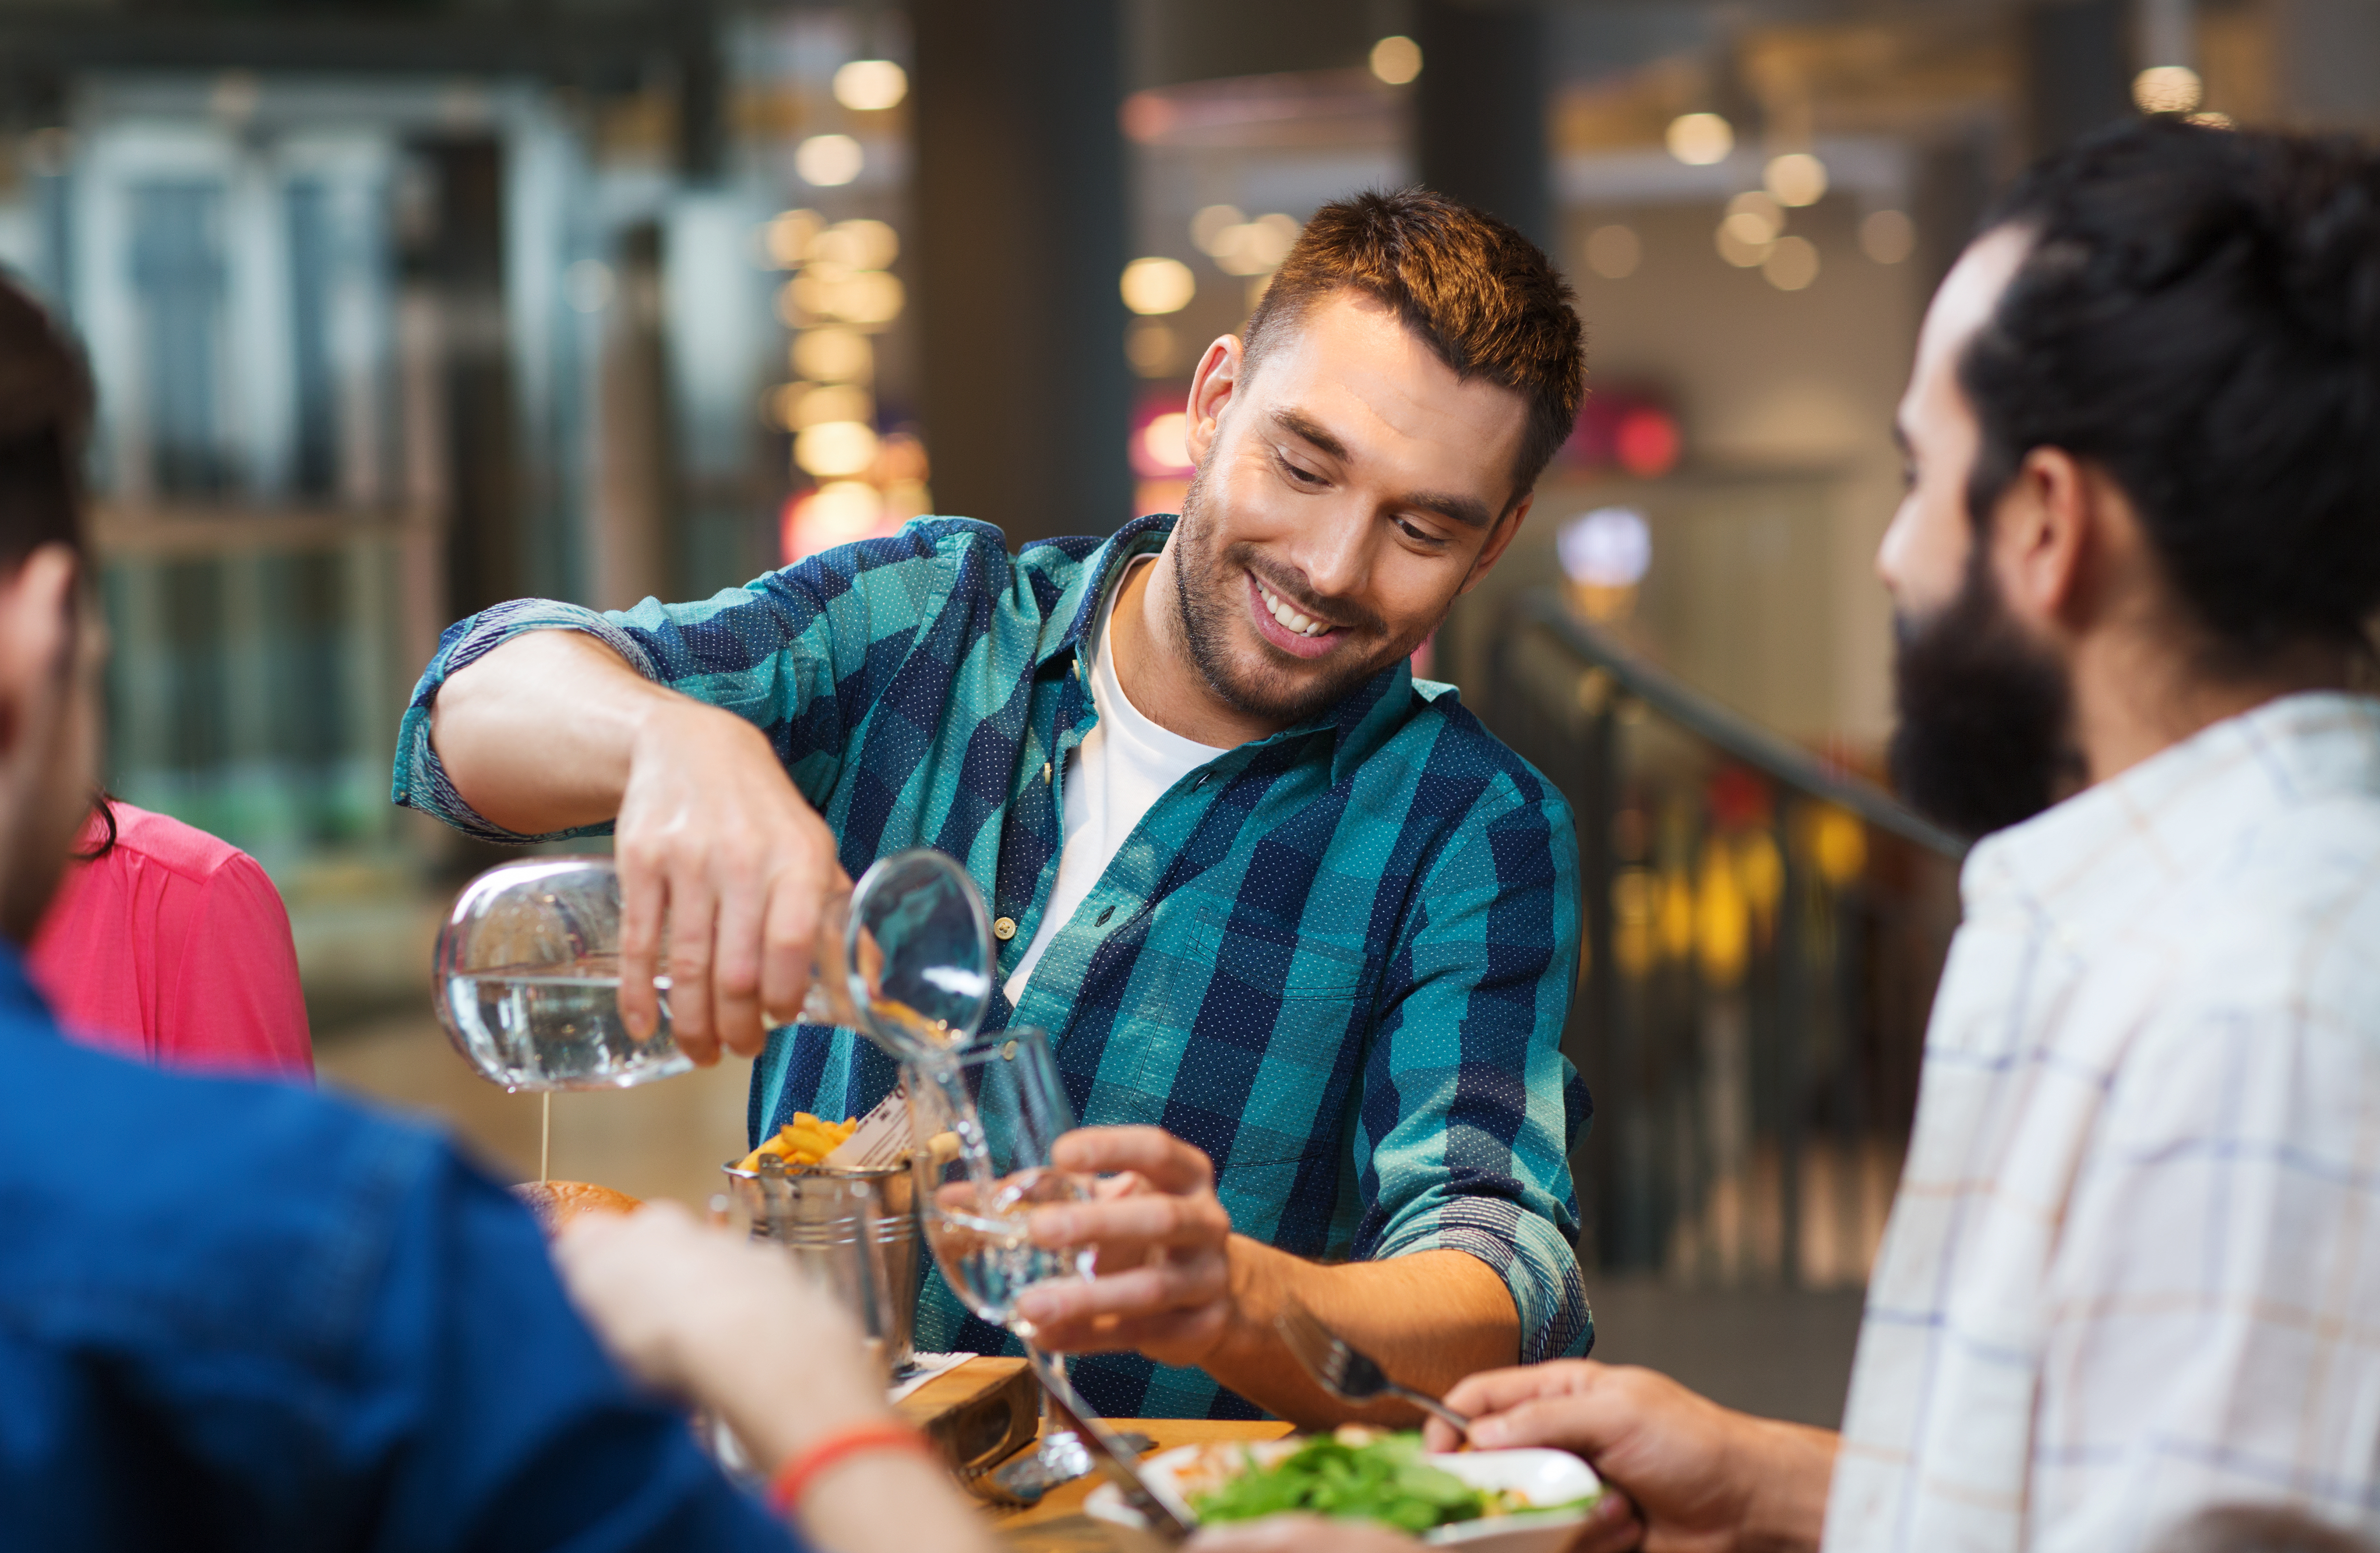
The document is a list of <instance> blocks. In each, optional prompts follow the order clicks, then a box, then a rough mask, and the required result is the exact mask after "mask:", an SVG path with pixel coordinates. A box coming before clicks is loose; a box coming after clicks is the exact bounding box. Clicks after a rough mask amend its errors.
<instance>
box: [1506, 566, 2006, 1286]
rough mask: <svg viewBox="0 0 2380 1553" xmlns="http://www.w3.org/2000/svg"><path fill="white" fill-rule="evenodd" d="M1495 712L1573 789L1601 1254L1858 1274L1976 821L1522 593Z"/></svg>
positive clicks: (1805, 1274) (1779, 1278) (1592, 1204)
mask: <svg viewBox="0 0 2380 1553" xmlns="http://www.w3.org/2000/svg"><path fill="white" fill-rule="evenodd" d="M1488 659H1489V661H1488V670H1489V673H1488V684H1487V689H1488V694H1487V696H1486V697H1485V698H1484V702H1485V704H1484V705H1483V707H1482V715H1483V716H1484V717H1485V719H1486V720H1487V721H1488V723H1489V724H1490V725H1491V726H1492V727H1493V728H1494V729H1495V731H1496V732H1497V733H1498V734H1500V736H1501V737H1503V738H1504V739H1505V740H1506V742H1508V743H1510V744H1511V745H1512V746H1513V747H1515V748H1516V749H1518V750H1519V751H1520V752H1521V753H1522V754H1523V755H1524V756H1525V757H1526V758H1528V759H1529V760H1530V761H1531V762H1532V763H1533V764H1535V765H1536V767H1537V769H1538V770H1541V771H1543V772H1544V773H1545V774H1546V775H1547V777H1548V779H1550V780H1551V781H1552V782H1553V783H1555V784H1556V785H1557V786H1559V787H1560V789H1561V790H1562V792H1563V793H1564V795H1565V796H1566V797H1567V798H1568V799H1569V801H1570V804H1571V807H1572V810H1573V814H1574V815H1575V817H1576V819H1577V823H1578V831H1579V854H1580V865H1581V867H1580V876H1581V889H1582V893H1583V896H1584V899H1583V903H1582V908H1583V909H1582V915H1583V919H1584V928H1585V952H1584V953H1583V955H1582V957H1581V965H1580V972H1579V978H1580V979H1579V991H1578V996H1577V998H1576V999H1575V1000H1574V1001H1573V1008H1572V1013H1571V1020H1570V1025H1569V1027H1568V1029H1567V1030H1566V1032H1565V1035H1564V1042H1565V1048H1566V1049H1567V1050H1568V1051H1569V1053H1570V1056H1571V1059H1572V1061H1573V1062H1576V1063H1577V1064H1578V1066H1579V1068H1580V1071H1581V1072H1582V1073H1583V1074H1585V1078H1586V1081H1587V1085H1588V1088H1589V1090H1590V1092H1591V1093H1592V1094H1593V1096H1594V1099H1595V1113H1596V1114H1595V1122H1594V1125H1593V1127H1592V1128H1591V1129H1590V1130H1589V1131H1588V1133H1587V1134H1586V1136H1585V1139H1584V1140H1583V1141H1582V1143H1581V1145H1580V1147H1579V1150H1578V1153H1577V1155H1576V1157H1575V1158H1574V1159H1573V1168H1574V1170H1575V1171H1576V1173H1577V1177H1578V1188H1579V1198H1580V1205H1581V1207H1582V1210H1583V1213H1584V1216H1585V1223H1584V1226H1583V1229H1582V1232H1581V1235H1580V1243H1579V1251H1580V1259H1581V1261H1582V1262H1583V1263H1585V1265H1586V1267H1587V1268H1589V1269H1590V1271H1593V1272H1597V1273H1602V1274H1607V1275H1608V1274H1611V1273H1651V1274H1658V1275H1659V1276H1662V1277H1665V1278H1668V1279H1670V1280H1675V1281H1680V1282H1686V1283H1694V1284H1700V1285H1709V1286H1727V1285H1736V1284H1756V1283H1787V1284H1814V1285H1828V1284H1849V1283H1857V1282H1860V1281H1863V1280H1864V1279H1865V1278H1866V1276H1867V1269H1868V1265H1869V1263H1870V1261H1871V1260H1872V1258H1873V1256H1874V1254H1875V1248H1876V1241H1877V1239H1878V1238H1879V1237H1880V1235H1881V1233H1882V1230H1883V1222H1884V1217H1885V1212H1886V1209H1887V1207H1888V1205H1889V1203H1890V1200H1891V1195H1892V1188H1893V1184H1894V1183H1895V1181H1896V1180H1897V1179H1898V1176H1899V1173H1900V1158H1901V1154H1902V1152H1903V1151H1904V1149H1905V1147H1906V1145H1907V1141H1908V1136H1909V1126H1910V1122H1911V1119H1912V1115H1913V1109H1914V1105H1915V1096H1916V1081H1917V1068H1918V1058H1919V1053H1920V1049H1921V1046H1922V1043H1923V1037H1924V1030H1925V1016H1926V1013H1927V1010H1928V1007H1929V1006H1930V1003H1931V1000H1932V996H1933V989H1934V984H1935V981H1936V979H1937V977H1938V975H1939V973H1940V969H1941V964H1942V957H1943V955H1944V953H1945V952H1946V951H1947V949H1948V946H1949V935H1950V932H1951V929H1952V928H1954V927H1955V926H1956V923H1957V916H1958V903H1957V864H1958V859H1959V857H1960V855H1961V852H1962V850H1963V849H1962V846H1961V843H1960V842H1959V841H1958V840H1957V839H1956V838H1954V837H1952V836H1950V835H1949V834H1947V833H1945V832H1943V831H1940V830H1937V828H1935V827H1934V826H1932V825H1930V824H1928V823H1926V822H1925V820H1924V819H1920V818H1919V817H1917V816H1916V815H1915V814H1913V813H1912V812H1911V811H1910V810H1908V809H1907V808H1904V807H1901V806H1900V804H1899V803H1897V802H1895V801H1894V800H1893V798H1892V797H1891V796H1890V795H1888V794H1887V793H1885V792H1884V791H1883V790H1882V789H1880V788H1878V787H1877V786H1876V785H1875V784H1874V783H1870V782H1868V781H1866V780H1865V779H1864V778H1862V777H1860V776H1858V775H1857V774H1855V773H1852V772H1849V771H1846V770H1841V769H1840V768H1838V767H1836V766H1834V765H1831V764H1829V763H1828V762H1827V761H1825V760H1823V759H1821V758H1818V757H1817V756H1815V755H1814V754H1812V753H1811V752H1810V751H1808V750H1806V749H1804V748H1803V747H1802V746H1798V745H1795V744H1793V743H1791V742H1790V741H1788V740H1786V739H1783V738H1780V737H1779V736H1778V735H1777V734H1773V733H1771V732H1769V731H1768V730H1767V729H1766V728H1763V727H1761V726H1760V725H1758V724H1757V723H1755V722H1752V721H1750V720H1749V719H1747V718H1745V717H1743V716H1742V715H1741V714H1739V713H1737V712H1734V711H1732V710H1729V709H1728V708H1725V707H1723V706H1721V705H1719V704H1718V703H1717V702H1715V701H1713V700H1711V699H1710V698H1707V697H1706V696H1703V695H1701V694H1699V693H1698V692H1696V691H1694V690H1693V689H1691V688H1689V687H1688V686H1685V685H1683V684H1682V683H1680V682H1679V681H1678V680H1676V679H1674V678H1672V677H1671V676H1670V675H1669V674H1667V673H1664V672H1663V671H1662V670H1660V669H1659V668H1658V667H1656V666H1654V665H1653V664H1651V663H1649V662H1647V661H1645V660H1644V659H1642V658H1641V657H1639V656H1637V655H1636V654H1634V653H1633V652H1632V651H1630V650H1629V649H1627V648H1625V647H1624V646H1622V645H1621V643H1619V642H1618V641H1617V640H1615V639H1614V638H1613V637H1610V636H1609V635H1608V634H1607V633H1605V632H1603V631H1601V630H1599V629H1597V628H1596V627H1595V626H1593V625H1589V624H1588V623H1587V622H1586V621H1585V619H1583V618H1582V617H1581V616H1580V615H1578V614H1577V613H1573V611H1572V610H1571V609H1570V608H1569V607H1568V606H1567V604H1566V603H1565V602H1564V601H1563V599H1562V598H1561V596H1560V595H1559V594H1557V593H1555V592H1552V591H1551V590H1536V591H1533V592H1530V593H1528V594H1524V595H1522V596H1521V597H1519V598H1518V599H1517V600H1515V601H1514V605H1513V608H1512V613H1511V614H1510V616H1509V617H1508V620H1507V623H1506V624H1505V625H1504V626H1503V627H1502V629H1501V631H1500V633H1499V634H1498V635H1497V636H1496V637H1495V638H1494V639H1493V641H1492V643H1491V644H1490V645H1489V647H1488Z"/></svg>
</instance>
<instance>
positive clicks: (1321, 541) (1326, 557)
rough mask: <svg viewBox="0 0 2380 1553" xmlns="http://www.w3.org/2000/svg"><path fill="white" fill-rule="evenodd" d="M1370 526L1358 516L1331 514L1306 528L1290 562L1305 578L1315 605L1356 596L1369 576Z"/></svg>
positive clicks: (1291, 553) (1370, 565)
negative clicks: (1315, 602)
mask: <svg viewBox="0 0 2380 1553" xmlns="http://www.w3.org/2000/svg"><path fill="white" fill-rule="evenodd" d="M1372 528H1373V526H1372V525H1371V524H1370V523H1369V522H1367V521H1366V520H1365V518H1363V517H1361V516H1353V515H1351V514H1348V513H1342V512H1333V513H1331V514H1330V516H1327V517H1325V518H1322V519H1320V520H1319V521H1317V522H1315V523H1312V524H1309V525H1307V526H1305V528H1304V530H1303V532H1301V533H1300V534H1299V535H1298V540H1297V543H1296V544H1294V545H1293V546H1292V547H1291V552H1290V556H1289V559H1290V560H1291V562H1292V563H1293V564H1295V565H1296V567H1297V569H1298V570H1299V571H1301V572H1304V573H1305V586H1306V587H1308V588H1312V589H1313V590H1314V594H1315V598H1316V600H1317V601H1323V600H1330V599H1350V598H1354V597H1355V596H1357V595H1359V594H1360V593H1361V592H1362V591H1363V588H1364V584H1365V581H1366V578H1367V577H1368V576H1370V575H1371V569H1372V549H1371V538H1372V535H1371V530H1372Z"/></svg>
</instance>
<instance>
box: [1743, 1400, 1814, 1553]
mask: <svg viewBox="0 0 2380 1553" xmlns="http://www.w3.org/2000/svg"><path fill="white" fill-rule="evenodd" d="M1735 1423H1736V1438H1735V1440H1734V1442H1733V1448H1732V1450H1730V1462H1729V1465H1730V1477H1731V1479H1732V1481H1734V1482H1735V1483H1737V1484H1739V1485H1741V1486H1743V1519H1742V1522H1741V1523H1740V1525H1739V1530H1738V1534H1737V1537H1736V1546H1737V1547H1739V1548H1740V1549H1742V1550H1743V1553H1808V1550H1810V1549H1814V1548H1815V1547H1817V1546H1818V1543H1819V1539H1820V1538H1821V1536H1822V1535H1824V1533H1825V1531H1826V1524H1827V1493H1828V1486H1829V1485H1830V1484H1831V1482H1832V1480H1833V1477H1834V1465H1835V1445H1836V1442H1837V1439H1838V1438H1839V1437H1838V1436H1836V1435H1835V1433H1834V1432H1833V1431H1832V1430H1828V1429H1814V1428H1810V1427H1807V1426H1803V1425H1799V1424H1786V1423H1780V1422H1779V1421H1778V1420H1775V1419H1770V1418H1754V1417H1750V1416H1747V1415H1745V1414H1743V1413H1738V1414H1736V1415H1735Z"/></svg>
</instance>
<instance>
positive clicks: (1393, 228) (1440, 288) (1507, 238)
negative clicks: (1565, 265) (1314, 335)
mask: <svg viewBox="0 0 2380 1553" xmlns="http://www.w3.org/2000/svg"><path fill="white" fill-rule="evenodd" d="M1340 290H1354V291H1359V292H1362V293H1363V294H1364V295H1365V296H1367V297H1372V298H1373V299H1374V300H1376V301H1378V302H1380V303H1383V304H1385V305H1386V306H1387V307H1388V308H1389V309H1390V311H1392V312H1394V313H1395V314H1396V315H1397V318H1398V320H1399V322H1402V323H1403V324H1404V326H1405V327H1406V328H1408V329H1410V330H1412V331H1413V332H1414V333H1415V334H1416V335H1418V336H1420V338H1421V339H1422V340H1423V341H1424V342H1425V343H1427V345H1428V346H1429V348H1430V349H1431V350H1432V351H1434V352H1436V353H1437V355H1438V358H1439V360H1441V361H1443V362H1445V363H1446V364H1447V366H1449V367H1451V368H1452V369H1453V370H1454V373H1455V375H1456V376H1457V377H1461V378H1485V379H1487V380H1488V382H1492V383H1495V384H1496V385H1497V386H1498V387H1500V388H1509V389H1511V390H1512V391H1513V392H1514V393H1516V394H1520V395H1521V396H1522V397H1523V398H1524V399H1526V400H1527V401H1528V402H1529V421H1528V429H1527V431H1525V432H1524V434H1523V436H1522V438H1521V453H1520V457H1519V458H1518V460H1517V461H1516V462H1515V465H1514V468H1513V471H1512V473H1513V480H1512V495H1513V498H1514V499H1515V500H1518V499H1519V497H1520V496H1521V495H1522V493H1523V492H1524V491H1529V490H1530V489H1532V488H1533V487H1534V486H1536V483H1537V477H1538V476H1539V475H1541V474H1543V473H1544V472H1545V467H1546V465H1547V464H1548V462H1549V461H1551V459H1552V458H1553V455H1554V450H1555V449H1557V448H1559V447H1560V446H1561V445H1562V443H1564V442H1566V441H1568V440H1569V438H1570V434H1571V430H1572V428H1573V427H1574V426H1575V425H1576V424H1577V423H1578V406H1579V401H1580V400H1582V399H1584V398H1585V396H1586V339H1585V331H1584V330H1582V329H1581V328H1580V326H1579V322H1578V314H1577V312H1576V311H1574V310H1573V308H1572V306H1571V303H1572V300H1573V294H1572V292H1571V288H1570V283H1569V282H1568V281H1566V280H1564V279H1562V278H1561V275H1560V273H1559V272H1558V271H1556V270H1555V269H1554V267H1553V263H1552V261H1549V260H1548V259H1547V258H1546V256H1545V255H1544V254H1543V253H1542V252H1540V251H1538V249H1537V246H1536V244H1535V243H1533V242H1531V241H1529V239H1528V238H1526V237H1522V236H1521V234H1520V233H1518V232H1516V231H1514V230H1513V229H1512V227H1511V226H1508V225H1506V224H1504V223H1503V222H1500V221H1499V220H1497V219H1496V218H1495V217H1494V216H1491V215H1488V214H1485V213H1483V212H1479V211H1475V210H1473V209H1472V208H1471V207H1470V206H1468V205H1461V204H1457V203H1456V202H1455V201H1453V200H1450V199H1448V198H1447V197H1446V196H1445V195H1443V194H1433V193H1431V192H1430V191H1429V190H1428V189H1426V188H1404V189H1398V190H1396V191H1395V192H1393V193H1380V192H1377V191H1374V192H1367V193H1364V194H1358V195H1356V196H1355V197H1354V199H1352V200H1332V201H1331V202H1330V204H1327V205H1325V206H1323V207H1322V208H1321V209H1320V210H1318V211H1317V212H1314V219H1313V220H1311V221H1309V222H1307V223H1306V224H1305V231H1304V232H1302V233H1300V234H1299V235H1298V238H1297V243H1296V246H1294V247H1293V248H1292V249H1290V250H1289V257H1288V258H1287V259H1284V260H1283V261H1281V268H1280V269H1279V270H1277V271H1275V272H1274V273H1273V277H1272V282H1271V284H1270V285H1269V286H1267V287H1266V290H1265V294H1264V299H1263V300H1262V301H1260V302H1258V303H1257V310H1256V316H1255V317H1253V318H1251V319H1249V320H1248V328H1247V335H1246V346H1245V353H1244V356H1243V359H1244V360H1245V362H1246V363H1247V364H1248V365H1249V366H1250V367H1251V368H1253V367H1254V366H1255V365H1256V363H1257V360H1258V359H1259V358H1262V357H1263V356H1264V354H1265V353H1266V352H1267V351H1268V350H1269V349H1270V348H1271V347H1272V346H1274V345H1275V344H1276V343H1278V342H1279V341H1280V340H1281V339H1282V338H1283V337H1285V336H1286V335H1288V334H1291V333H1292V332H1293V330H1294V329H1295V328H1296V326H1297V322H1298V321H1299V319H1300V318H1302V317H1303V316H1304V315H1305V309H1307V308H1309V307H1311V306H1313V305H1314V303H1316V302H1317V301H1319V300H1320V299H1321V298H1323V297H1328V296H1330V294H1331V293H1332V292H1335V291H1340Z"/></svg>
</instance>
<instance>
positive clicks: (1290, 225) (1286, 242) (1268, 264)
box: [1214, 211, 1303, 275]
mask: <svg viewBox="0 0 2380 1553" xmlns="http://www.w3.org/2000/svg"><path fill="white" fill-rule="evenodd" d="M1302 230H1303V228H1302V227H1300V226H1299V224H1298V223H1297V218H1296V217H1294V216H1289V215H1283V214H1281V212H1278V211H1276V212H1273V213H1272V214H1270V215H1260V216H1258V217H1257V218H1256V220H1254V221H1247V222H1242V223H1241V224H1239V225H1237V226H1227V227H1225V228H1224V229H1223V230H1222V231H1221V232H1220V233H1219V234H1218V235H1217V236H1216V238H1215V248H1214V255H1215V262H1216V264H1217V265H1219V266H1220V267H1221V269H1222V270H1223V272H1224V273H1227V274H1233V275H1264V274H1270V273H1272V272H1273V271H1275V270H1278V269H1280V268H1281V261H1282V260H1284V259H1287V258H1288V257H1289V250H1290V249H1293V248H1294V247H1296V246H1297V235H1298V233H1299V232H1300V231H1302Z"/></svg>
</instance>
